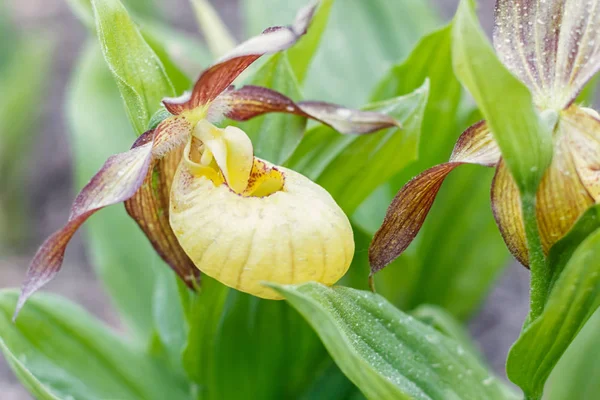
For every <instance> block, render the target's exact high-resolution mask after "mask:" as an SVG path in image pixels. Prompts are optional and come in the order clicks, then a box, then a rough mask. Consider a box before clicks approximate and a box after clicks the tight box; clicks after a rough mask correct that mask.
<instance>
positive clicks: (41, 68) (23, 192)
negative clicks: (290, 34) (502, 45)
mask: <svg viewBox="0 0 600 400" xmlns="http://www.w3.org/2000/svg"><path fill="white" fill-rule="evenodd" d="M66 1H67V0H2V3H0V39H1V40H0V89H1V90H2V94H3V95H2V96H1V97H2V98H1V99H0V182H1V183H2V185H1V186H2V189H1V191H0V287H13V286H18V285H20V283H21V280H22V278H23V276H24V273H25V269H26V267H27V264H28V262H29V260H30V259H31V257H32V255H33V253H34V252H35V250H36V248H37V246H38V245H39V244H40V243H41V242H42V241H43V240H44V238H45V237H47V236H48V235H50V234H51V233H52V232H53V231H54V230H55V229H57V228H58V227H59V226H61V224H62V223H63V222H64V221H65V220H66V219H67V216H68V213H69V206H70V203H71V201H72V199H73V196H74V189H73V172H72V169H71V162H72V160H71V155H70V146H71V144H70V142H69V139H68V138H69V135H68V122H67V120H66V112H65V109H64V106H63V104H64V100H65V97H66V96H67V93H68V90H69V87H68V84H69V80H70V79H71V74H72V72H73V69H74V64H75V62H76V60H77V59H78V57H79V55H80V53H81V50H82V46H83V42H84V41H85V38H86V30H85V28H84V27H83V26H82V25H81V23H80V22H79V21H78V20H77V19H76V18H75V17H74V16H73V14H72V11H71V9H70V8H69V7H68V5H67V3H66ZM147 1H148V2H152V1H151V0H147ZM338 1H342V0H338ZM364 1H368V0H364ZM389 1H390V2H393V1H394V0H389ZM414 1H417V2H420V1H422V0H414ZM153 3H155V7H153V8H154V9H155V10H156V11H155V12H156V13H157V14H158V15H160V18H161V19H163V20H164V21H165V22H167V23H169V24H171V25H173V26H176V27H177V28H178V29H180V30H182V31H185V32H188V33H189V34H190V35H191V36H192V37H196V38H197V39H198V40H201V35H200V34H198V33H197V28H196V21H195V19H194V16H193V12H192V11H191V6H190V4H189V2H188V1H187V0H169V1H160V0H154V1H153ZM286 3H287V2H286V1H284V0H281V8H282V13H285V14H286V15H288V14H289V12H288V11H289V10H287V8H288V6H286ZM457 3H458V0H430V4H431V6H432V7H438V8H439V12H440V14H441V15H442V17H443V18H444V19H446V20H448V19H449V18H450V17H451V16H452V14H453V12H454V10H455V7H456V4H457ZM480 3H481V9H480V13H481V17H482V23H483V24H484V26H485V27H486V29H488V30H489V29H490V28H491V24H492V22H491V21H492V6H493V1H492V0H487V1H481V2H480ZM212 4H213V5H214V6H215V8H216V9H217V10H218V12H219V14H220V15H221V17H222V18H223V20H224V21H225V22H226V24H227V25H228V27H229V28H230V29H231V31H232V33H233V34H234V35H235V36H236V38H237V39H238V40H241V39H243V38H244V37H245V32H246V31H247V29H248V30H252V29H254V27H252V28H249V27H247V26H245V25H243V24H242V23H241V21H242V20H243V18H242V11H241V9H240V4H239V1H236V0H213V1H212ZM255 12H260V10H257V11H255ZM250 22H252V21H250ZM285 22H287V21H281V23H285ZM385 46H386V43H383V44H382V47H383V48H385ZM392 61H396V62H397V61H399V60H391V62H392ZM391 62H390V65H385V66H381V71H385V70H386V69H387V68H389V67H390V66H391ZM342 72H343V70H342ZM342 72H340V74H342ZM370 79H371V82H370V85H372V84H373V83H374V80H375V79H374V77H370ZM351 80H352V81H353V82H351V83H352V84H355V85H357V86H359V85H361V84H363V85H364V82H361V80H362V79H361V77H360V76H352V77H351ZM319 96H320V97H324V98H323V100H330V101H332V100H333V101H340V102H344V100H345V99H343V98H341V99H340V98H336V97H335V94H328V93H324V94H320V93H319ZM349 105H353V106H357V105H359V104H349ZM106 118H110V115H107V116H106ZM48 290H51V291H55V292H58V293H61V294H63V295H64V296H66V297H68V298H71V299H73V300H74V301H75V302H77V303H79V304H82V305H83V306H84V307H85V308H87V309H88V310H90V311H91V312H92V313H93V314H95V315H96V316H98V317H99V318H101V319H102V320H104V321H107V322H108V323H109V324H111V325H113V326H115V327H117V328H118V321H117V319H116V316H115V313H114V310H113V309H112V308H111V306H110V304H109V302H108V299H107V297H106V294H105V293H103V291H102V289H101V288H100V286H99V284H98V282H97V280H96V279H95V277H94V273H93V271H92V268H91V266H90V265H89V260H88V258H87V256H86V252H85V250H84V246H83V240H82V238H81V236H80V235H76V237H75V239H74V240H73V242H72V243H71V245H70V246H69V250H68V252H67V256H66V259H65V266H64V269H63V271H62V273H61V274H60V275H59V276H58V277H57V279H55V280H54V281H53V282H52V283H51V284H50V285H49V286H48ZM527 293H528V274H527V272H526V271H525V270H524V269H523V268H522V267H520V266H517V265H512V266H511V267H510V268H509V269H507V270H506V272H505V274H504V276H503V277H502V279H501V280H500V282H499V283H498V285H496V287H495V289H494V290H493V292H492V293H491V294H490V295H489V296H488V299H487V301H486V303H485V304H484V305H483V307H482V308H481V310H480V311H479V312H478V313H477V315H476V317H474V318H473V320H472V321H470V323H469V324H470V330H471V332H472V334H473V335H474V337H475V338H476V340H477V341H478V342H479V344H480V345H481V347H482V348H483V349H484V353H485V354H486V356H487V357H488V359H489V360H490V363H491V365H492V366H493V367H494V369H495V370H496V371H497V372H498V373H499V374H500V375H502V376H504V363H505V358H506V352H507V351H508V348H509V346H510V344H511V343H512V342H513V341H514V340H515V339H516V337H517V336H518V332H519V330H520V327H521V323H522V321H523V319H524V317H525V315H526V311H527ZM0 393H1V398H2V400H13V399H27V398H29V396H28V395H27V394H26V392H25V391H24V390H23V389H21V387H20V384H18V383H17V382H16V380H15V379H14V377H13V376H12V373H10V371H9V370H8V368H7V367H6V365H5V364H4V361H3V360H1V359H0Z"/></svg>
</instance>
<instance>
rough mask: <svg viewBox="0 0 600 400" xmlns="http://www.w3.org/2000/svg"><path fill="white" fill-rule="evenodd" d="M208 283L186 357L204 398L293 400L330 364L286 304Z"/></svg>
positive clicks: (195, 308) (197, 308)
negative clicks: (287, 399) (290, 399)
mask: <svg viewBox="0 0 600 400" xmlns="http://www.w3.org/2000/svg"><path fill="white" fill-rule="evenodd" d="M204 278H205V277H203V281H204V282H203V290H206V292H204V293H202V292H201V293H200V295H199V297H198V299H197V300H196V301H197V302H196V301H194V300H193V301H192V304H193V305H192V308H191V310H192V311H191V314H190V315H191V317H190V318H189V323H190V329H191V330H190V336H189V337H190V339H189V342H188V347H187V349H186V351H185V355H184V360H185V365H186V368H187V370H188V372H190V376H191V378H192V379H193V380H194V381H195V382H196V383H197V384H198V390H199V392H200V394H201V396H202V398H205V399H219V400H226V399H232V400H233V399H240V398H244V399H246V398H247V399H279V398H293V397H295V396H297V395H298V393H300V392H302V391H303V390H305V389H306V388H307V386H308V385H309V384H310V383H311V382H312V381H313V380H314V379H316V377H318V376H319V375H320V374H321V372H322V370H323V369H324V368H325V367H326V366H328V365H329V364H328V361H330V360H329V358H328V357H327V353H326V352H325V350H324V348H323V346H322V345H321V343H320V342H319V340H318V338H317V337H316V335H315V334H314V332H312V330H311V329H310V327H309V326H308V325H307V324H306V322H304V321H303V320H302V318H301V317H300V316H299V315H297V314H296V313H295V312H294V311H293V310H291V308H290V306H289V305H287V304H286V303H285V302H281V301H269V300H263V299H259V298H256V297H253V296H250V295H247V294H245V293H241V292H238V291H235V290H230V289H228V288H225V287H224V286H223V285H221V284H220V283H218V282H216V281H213V280H208V279H206V280H205V279H204ZM207 282H208V285H209V286H205V284H206V283H207ZM283 355H284V356H283ZM290 360H293V362H290ZM232 382H235V384H234V385H232V384H231V383H232Z"/></svg>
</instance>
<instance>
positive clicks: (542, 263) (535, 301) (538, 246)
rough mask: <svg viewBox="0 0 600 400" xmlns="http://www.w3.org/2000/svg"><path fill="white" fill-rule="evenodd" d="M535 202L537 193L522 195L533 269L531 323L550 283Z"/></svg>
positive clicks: (535, 317) (540, 310)
mask: <svg viewBox="0 0 600 400" xmlns="http://www.w3.org/2000/svg"><path fill="white" fill-rule="evenodd" d="M535 203H536V196H535V193H533V194H531V193H524V194H523V195H522V197H521V207H522V210H523V220H524V224H525V236H526V238H527V247H528V249H529V269H530V271H531V293H530V315H529V318H528V320H529V322H530V323H531V322H533V321H535V320H536V319H537V317H539V316H540V315H541V314H542V311H543V310H544V305H545V304H546V296H547V295H548V287H549V284H550V274H549V270H548V268H546V258H545V256H544V251H543V250H542V242H541V240H540V234H539V229H538V223H537V217H536V212H535V210H536V207H535Z"/></svg>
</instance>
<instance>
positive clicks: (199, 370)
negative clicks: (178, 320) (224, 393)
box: [180, 276, 229, 391]
mask: <svg viewBox="0 0 600 400" xmlns="http://www.w3.org/2000/svg"><path fill="white" fill-rule="evenodd" d="M228 292H229V288H227V287H226V286H224V285H221V284H220V283H219V282H217V281H215V280H214V279H212V278H210V277H208V276H203V277H202V287H201V289H200V291H199V292H198V293H196V294H194V293H191V294H189V297H187V296H184V294H185V292H184V293H182V295H181V296H180V299H181V301H182V302H183V304H186V306H185V310H186V317H187V319H186V322H187V324H188V329H189V331H188V336H187V342H186V345H185V348H184V351H183V356H182V360H183V367H184V369H185V371H186V373H187V375H188V377H189V379H190V380H191V381H193V382H196V383H197V384H198V385H200V389H199V390H201V391H206V390H210V388H211V386H210V385H211V384H212V382H213V380H214V379H216V378H214V375H215V374H216V371H215V370H214V369H213V368H212V365H213V358H214V357H215V356H216V348H215V341H216V340H217V335H218V330H219V326H220V321H221V314H222V312H223V307H224V305H225V299H226V298H227V294H228Z"/></svg>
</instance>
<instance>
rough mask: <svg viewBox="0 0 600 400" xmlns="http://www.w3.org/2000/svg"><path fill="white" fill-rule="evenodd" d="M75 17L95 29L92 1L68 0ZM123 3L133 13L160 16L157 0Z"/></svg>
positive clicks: (133, 0) (126, 0)
mask: <svg viewBox="0 0 600 400" xmlns="http://www.w3.org/2000/svg"><path fill="white" fill-rule="evenodd" d="M66 1H67V4H68V5H69V7H70V8H71V11H73V13H74V14H75V16H76V17H77V18H78V19H79V20H80V21H81V22H82V23H83V24H84V25H85V26H86V27H88V28H89V29H90V30H93V29H95V23H94V11H93V10H92V0H66ZM123 3H124V4H125V6H126V7H127V8H129V9H130V10H131V11H132V12H133V13H135V14H136V15H140V16H145V17H155V16H157V15H158V10H157V8H156V2H155V0H150V1H149V0H124V1H123Z"/></svg>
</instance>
